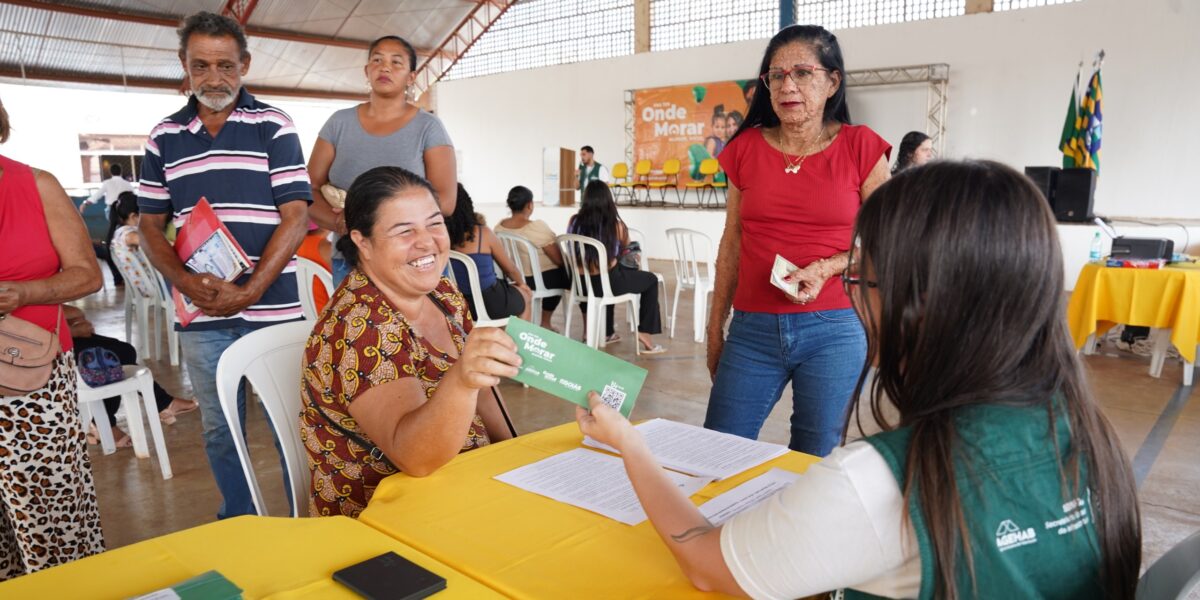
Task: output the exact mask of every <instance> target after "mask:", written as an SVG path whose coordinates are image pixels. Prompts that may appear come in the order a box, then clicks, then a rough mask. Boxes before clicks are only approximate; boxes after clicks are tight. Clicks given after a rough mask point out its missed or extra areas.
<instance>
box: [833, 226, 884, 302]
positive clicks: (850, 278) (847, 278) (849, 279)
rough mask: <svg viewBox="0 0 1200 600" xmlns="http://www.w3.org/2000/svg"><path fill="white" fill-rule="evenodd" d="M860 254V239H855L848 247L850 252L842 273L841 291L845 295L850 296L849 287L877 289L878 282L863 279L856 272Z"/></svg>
mask: <svg viewBox="0 0 1200 600" xmlns="http://www.w3.org/2000/svg"><path fill="white" fill-rule="evenodd" d="M860 252H862V238H859V237H855V238H854V243H853V244H852V245H851V246H850V252H849V253H847V255H846V270H845V271H842V291H844V292H846V295H847V296H849V295H850V286H855V285H860V286H863V287H867V288H875V289H878V288H879V282H878V281H871V280H870V279H863V277H862V275H860V274H859V272H858V255H859V253H860Z"/></svg>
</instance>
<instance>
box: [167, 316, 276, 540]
mask: <svg viewBox="0 0 1200 600" xmlns="http://www.w3.org/2000/svg"><path fill="white" fill-rule="evenodd" d="M252 331H255V329H254V328H252V327H246V326H240V327H227V328H225V329H213V330H209V331H184V332H180V334H179V345H180V347H181V350H183V362H184V364H185V365H186V366H187V370H188V378H189V379H191V381H192V391H194V392H195V393H196V402H198V403H199V404H200V423H201V424H202V425H203V426H204V453H205V454H206V455H208V464H209V467H211V468H212V472H213V477H214V478H215V479H216V480H217V489H219V490H220V491H221V508H220V510H218V511H217V518H218V519H225V518H229V517H236V516H239V515H253V514H257V513H256V512H255V510H254V501H253V500H252V499H251V498H250V488H249V487H248V486H247V485H246V478H245V475H244V474H243V472H242V463H241V461H240V460H239V459H238V455H237V447H236V446H234V443H233V434H232V433H230V431H229V425H228V424H227V423H226V422H225V413H224V412H222V411H221V402H220V400H219V399H218V398H217V362H218V361H219V360H221V354H223V353H224V352H225V349H226V348H228V347H229V345H230V344H232V343H233V342H234V341H235V340H237V339H239V338H241V337H242V336H244V335H246V334H248V333H250V332H252ZM297 385H299V384H298V383H297ZM297 393H299V388H297ZM237 403H238V420H239V421H240V422H241V426H242V435H243V437H244V436H245V433H246V380H244V379H243V380H242V381H241V383H239V384H238V392H237ZM275 447H276V449H278V448H279V440H278V439H276V440H275ZM282 455H283V454H282V452H281V453H280V457H282ZM283 476H284V487H285V489H286V487H287V485H288V484H287V467H286V466H285V467H284V468H283ZM287 498H288V502H289V503H290V502H291V499H292V496H291V494H290V493H288V494H287Z"/></svg>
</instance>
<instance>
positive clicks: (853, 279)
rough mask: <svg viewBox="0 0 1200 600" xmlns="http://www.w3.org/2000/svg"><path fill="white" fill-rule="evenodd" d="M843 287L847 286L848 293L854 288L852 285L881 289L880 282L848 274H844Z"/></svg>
mask: <svg viewBox="0 0 1200 600" xmlns="http://www.w3.org/2000/svg"><path fill="white" fill-rule="evenodd" d="M842 285H843V286H845V288H846V291H847V292H849V290H850V286H852V285H865V286H867V287H869V288H879V282H878V281H871V280H870V279H863V278H862V277H859V276H858V275H851V274H850V273H848V272H847V273H842Z"/></svg>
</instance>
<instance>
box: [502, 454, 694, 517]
mask: <svg viewBox="0 0 1200 600" xmlns="http://www.w3.org/2000/svg"><path fill="white" fill-rule="evenodd" d="M667 476H668V477H670V478H671V481H672V482H673V483H674V484H675V485H676V486H677V487H678V488H679V489H681V490H683V493H684V495H686V496H691V495H692V494H695V493H696V492H698V491H700V488H702V487H704V486H706V485H708V484H709V483H711V482H712V478H711V477H689V476H687V475H682V474H680V473H671V472H670V471H667ZM495 479H497V480H499V481H503V482H504V483H507V484H509V485H512V486H515V487H519V488H521V489H523V490H525V491H529V492H533V493H535V494H537V495H539V496H545V497H547V498H551V499H554V500H558V501H559V502H563V503H566V504H570V505H572V506H578V507H579V508H582V509H585V510H590V511H592V512H594V513H598V514H601V515H604V516H606V517H608V518H610V519H614V520H617V521H620V522H622V523H625V524H626V525H637V524H638V523H641V522H642V521H645V520H646V512H645V511H644V510H642V505H641V503H640V502H638V499H637V494H635V493H634V492H633V484H632V483H630V482H629V475H627V474H626V473H625V465H624V463H622V462H621V459H620V458H617V457H615V456H609V455H607V454H601V453H599V452H592V451H591V450H586V449H584V448H576V449H574V450H569V451H567V452H563V453H562V454H555V455H554V456H551V457H550V458H545V459H542V460H539V461H537V462H535V463H532V464H528V465H525V466H523V467H520V468H518V469H513V470H512V471H509V472H507V473H501V474H499V475H497V476H496V477H495Z"/></svg>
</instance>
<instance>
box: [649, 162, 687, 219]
mask: <svg viewBox="0 0 1200 600" xmlns="http://www.w3.org/2000/svg"><path fill="white" fill-rule="evenodd" d="M662 174H663V176H664V177H665V178H666V179H665V180H663V181H655V182H653V183H651V184H650V187H651V188H652V189H656V190H658V191H659V196H658V201H659V203H660V204H661V205H662V206H666V205H667V188H668V187H670V189H671V190H672V191H674V192H675V201H676V202H678V203H679V206H680V207H683V197H682V196H680V195H679V159H678V158H671V159H668V160H667V162H665V163H663V168H662ZM646 197H647V200H649V193H647V195H646ZM647 203H649V202H647Z"/></svg>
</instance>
